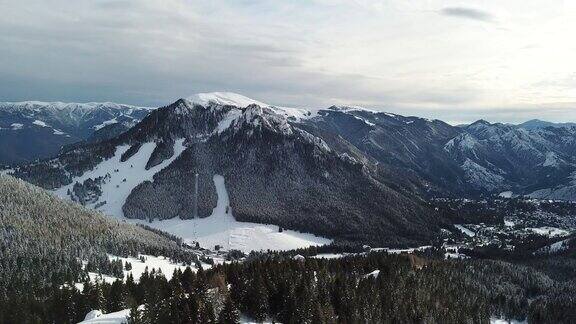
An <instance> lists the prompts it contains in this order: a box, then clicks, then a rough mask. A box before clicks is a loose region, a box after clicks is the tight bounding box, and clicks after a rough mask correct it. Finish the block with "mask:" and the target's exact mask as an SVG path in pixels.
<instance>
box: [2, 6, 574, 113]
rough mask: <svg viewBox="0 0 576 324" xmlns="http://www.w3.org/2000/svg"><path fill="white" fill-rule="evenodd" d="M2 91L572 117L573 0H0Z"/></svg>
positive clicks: (20, 96)
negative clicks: (237, 96)
mask: <svg viewBox="0 0 576 324" xmlns="http://www.w3.org/2000/svg"><path fill="white" fill-rule="evenodd" d="M0 12H1V13H2V14H1V15H0V101H21V100H45V101H55V100H59V101H79V102H86V101H116V102H122V103H131V104H139V105H151V106H156V105H162V104H166V103H168V102H170V101H173V100H174V99H177V98H180V97H186V96H189V95H191V94H193V93H196V92H209V91H232V92H238V93H242V94H244V95H246V96H249V97H252V98H255V99H258V100H260V101H265V102H268V103H271V104H276V105H284V106H298V107H311V108H319V107H326V106H329V105H332V104H354V105H362V106H367V107H370V108H376V109H380V110H385V111H391V112H396V113H400V114H405V115H419V116H424V117H431V118H441V119H444V120H447V121H450V122H454V123H457V122H468V121H472V120H475V119H479V118H485V119H488V120H491V121H507V122H518V121H521V120H525V119H530V118H536V117H537V118H541V119H547V120H553V121H566V120H572V121H576V42H575V41H574V33H575V32H576V1H572V0H555V1H542V0H506V1H502V0H494V1H488V0H484V1H480V0H477V1H472V0H468V1H440V0H410V1H407V0H308V1H305V0H290V1H285V0H195V1H193V0H116V1H113V0H92V1H87V0H74V1H70V0H19V1H14V0H0Z"/></svg>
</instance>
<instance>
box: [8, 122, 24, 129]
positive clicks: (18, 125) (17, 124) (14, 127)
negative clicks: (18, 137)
mask: <svg viewBox="0 0 576 324" xmlns="http://www.w3.org/2000/svg"><path fill="white" fill-rule="evenodd" d="M10 127H12V130H19V129H22V127H24V125H22V124H20V123H13V124H12V125H10Z"/></svg>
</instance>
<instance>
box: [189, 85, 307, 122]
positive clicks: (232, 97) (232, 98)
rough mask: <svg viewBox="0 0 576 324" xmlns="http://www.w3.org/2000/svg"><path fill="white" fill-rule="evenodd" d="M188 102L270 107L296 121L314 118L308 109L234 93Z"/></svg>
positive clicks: (193, 98) (192, 98)
mask: <svg viewBox="0 0 576 324" xmlns="http://www.w3.org/2000/svg"><path fill="white" fill-rule="evenodd" d="M186 100H188V101H190V102H192V103H196V104H199V105H202V106H208V105H210V104H211V103H215V104H219V105H230V106H236V107H240V108H245V107H247V106H249V105H258V106H260V107H269V108H272V109H273V110H274V111H275V112H276V113H278V114H281V115H284V116H286V117H288V118H293V119H295V120H300V119H303V118H309V117H312V113H311V112H310V111H308V110H306V109H300V108H288V107H278V106H274V105H270V104H267V103H264V102H261V101H258V100H254V99H251V98H248V97H246V96H243V95H241V94H237V93H233V92H209V93H197V94H194V95H192V96H190V97H188V98H186Z"/></svg>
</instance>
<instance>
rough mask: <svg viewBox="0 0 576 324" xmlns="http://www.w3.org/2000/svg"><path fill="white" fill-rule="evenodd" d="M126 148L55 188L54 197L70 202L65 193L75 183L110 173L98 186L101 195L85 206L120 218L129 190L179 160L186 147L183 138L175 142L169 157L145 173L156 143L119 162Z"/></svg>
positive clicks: (141, 148)
mask: <svg viewBox="0 0 576 324" xmlns="http://www.w3.org/2000/svg"><path fill="white" fill-rule="evenodd" d="M129 148H130V145H121V146H118V147H117V148H116V153H115V154H114V156H113V157H112V158H110V159H108V160H105V161H102V162H101V163H100V164H98V165H97V166H96V167H95V168H94V169H92V170H90V171H87V172H85V173H84V174H83V175H82V176H80V177H76V178H74V179H73V180H72V183H71V184H69V185H66V186H63V187H61V188H59V189H57V190H56V191H55V193H56V195H58V196H60V197H65V198H68V199H69V198H70V197H69V196H68V190H70V191H72V187H73V186H74V183H76V182H80V183H82V182H84V181H85V180H86V179H89V178H92V179H95V178H98V177H105V176H106V175H107V174H109V175H110V178H109V179H107V180H106V181H105V183H103V184H102V186H101V188H102V195H101V196H100V198H99V199H98V201H97V202H95V203H93V204H91V205H88V207H91V208H94V209H98V210H100V211H101V212H103V213H104V214H107V215H111V216H118V217H123V216H124V212H123V211H122V206H124V203H125V202H126V199H127V198H128V196H129V195H130V193H131V192H132V189H134V188H136V186H138V185H139V184H140V183H142V182H144V181H151V180H152V178H153V177H154V175H155V174H156V173H157V172H159V171H160V170H162V169H164V168H165V167H167V166H168V165H170V163H172V162H173V161H174V160H175V159H176V158H178V157H179V156H180V154H181V153H182V152H183V151H184V149H185V148H186V147H185V146H184V139H178V140H176V143H175V144H174V154H173V155H172V157H170V158H169V159H166V160H164V161H163V162H162V163H160V164H159V165H157V166H155V167H152V168H150V169H148V170H146V163H147V162H148V159H149V158H150V155H151V154H152V152H153V151H154V149H155V148H156V143H153V142H150V143H145V144H143V145H142V147H140V149H139V150H138V152H137V153H136V154H134V156H132V157H131V158H130V159H128V160H127V161H125V162H121V161H120V158H121V157H122V154H124V152H126V151H127V150H128V149H129ZM116 170H117V171H116ZM104 201H105V202H106V204H104V205H103V206H101V207H99V208H96V205H97V204H99V203H101V202H104Z"/></svg>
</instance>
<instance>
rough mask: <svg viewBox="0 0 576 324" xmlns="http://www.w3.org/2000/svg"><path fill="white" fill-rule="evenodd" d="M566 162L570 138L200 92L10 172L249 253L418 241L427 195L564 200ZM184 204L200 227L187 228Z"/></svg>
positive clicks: (575, 137) (575, 148)
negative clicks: (331, 243) (337, 243)
mask: <svg viewBox="0 0 576 324" xmlns="http://www.w3.org/2000/svg"><path fill="white" fill-rule="evenodd" d="M111 126H112V125H107V126H105V127H103V128H102V130H104V129H106V127H111ZM574 156H576V128H570V127H556V128H551V127H548V128H541V129H540V128H539V129H534V130H527V129H524V128H521V127H517V126H513V125H505V124H491V123H489V122H486V121H482V120H481V121H478V122H475V123H473V124H471V125H468V126H466V127H454V126H451V125H448V124H446V123H444V122H442V121H439V120H428V119H424V118H418V117H405V116H401V115H397V114H391V113H385V112H378V111H373V110H368V109H364V108H361V107H346V106H339V107H336V106H333V107H330V108H328V109H321V110H319V111H315V112H314V113H312V112H309V111H307V110H304V109H295V108H286V107H276V106H273V105H269V104H265V103H262V102H259V101H256V100H252V99H249V98H247V97H244V96H241V95H237V94H232V93H209V94H207V93H205V94H197V95H194V96H191V97H189V98H186V99H179V100H177V101H176V102H174V103H172V104H170V105H167V106H165V107H162V108H159V109H156V110H153V111H151V112H150V113H149V114H148V115H147V116H146V117H145V118H144V119H143V120H142V121H140V122H138V123H137V124H135V125H134V126H133V127H130V128H129V129H128V130H126V131H123V132H122V133H121V134H119V135H116V134H114V135H113V136H107V137H105V138H104V139H103V140H99V141H98V140H95V141H92V142H90V141H86V142H82V143H80V144H76V145H73V146H69V147H68V149H67V150H66V151H64V152H62V153H61V154H60V155H59V156H58V157H57V158H54V159H51V160H46V161H40V162H35V163H31V164H27V165H23V166H20V167H17V168H15V169H14V171H13V173H14V174H15V175H16V176H18V177H20V178H23V179H26V180H27V181H30V182H33V183H35V184H38V185H41V186H43V187H45V188H48V189H53V190H55V191H56V192H57V193H58V194H59V195H61V196H63V197H67V198H69V199H72V200H75V201H77V202H79V203H82V204H84V205H87V206H90V207H92V208H95V209H99V210H101V211H103V212H105V213H107V214H109V215H112V216H114V217H119V218H122V219H128V220H130V221H132V222H146V221H152V223H151V224H153V226H155V227H157V228H161V229H163V230H166V231H168V232H172V233H174V234H177V235H182V236H184V237H185V238H188V239H190V240H195V241H201V242H203V244H208V245H211V244H216V243H218V244H219V245H222V246H226V247H228V248H237V249H241V250H245V251H248V250H251V249H254V248H255V247H254V246H251V245H250V244H249V243H247V242H249V241H253V242H262V243H258V244H261V245H262V246H261V247H264V248H271V249H272V248H282V247H286V248H288V245H286V244H284V245H283V243H282V242H293V243H294V244H295V245H294V244H292V243H290V244H292V245H290V247H295V246H298V247H299V246H307V245H313V244H320V242H326V241H325V240H323V239H322V238H319V237H314V236H306V235H304V234H302V235H301V234H298V233H297V232H292V231H283V232H282V233H284V234H282V235H280V234H279V233H280V228H279V227H282V228H283V229H290V230H298V231H301V232H309V233H314V234H317V235H320V236H323V237H327V238H335V239H339V240H352V241H363V242H370V243H375V244H379V245H395V244H411V245H414V244H419V243H421V242H423V241H425V240H426V239H427V238H430V237H432V236H433V233H434V232H435V231H437V230H438V229H439V227H440V225H441V224H440V223H442V220H441V219H437V218H436V216H435V214H434V212H433V211H431V210H429V209H428V208H427V207H426V204H425V203H424V198H427V197H434V196H446V195H452V196H463V195H471V196H477V195H482V194H489V195H492V194H498V193H500V192H503V191H512V192H513V193H514V194H523V195H531V196H534V197H541V198H561V199H576V195H574V194H573V193H574V192H576V185H575V184H574V179H575V176H574V175H575V174H576V170H575V168H574V166H575V165H576V163H575V161H574ZM195 174H198V176H199V193H200V194H199V195H198V197H195V195H194V192H195V189H194V179H195ZM220 177H221V178H220ZM216 178H218V179H222V183H225V185H224V188H225V190H224V191H225V192H226V196H227V197H228V200H227V201H228V203H224V205H225V207H224V210H225V211H224V212H215V211H216V209H215V208H216V207H217V206H219V201H220V198H221V196H222V195H221V194H220V193H221V192H223V191H220V193H219V191H218V185H217V183H216V182H215V179H216ZM196 199H198V205H197V206H198V211H199V213H198V215H199V216H200V218H199V219H192V215H193V214H194V203H195V200H196ZM220 209H222V206H220V207H219V209H218V210H220ZM159 220H162V221H159ZM248 224H251V225H248ZM259 224H273V225H259ZM278 226H279V227H278ZM200 228H202V229H212V230H207V231H205V230H199V229H200ZM287 236H288V237H287ZM276 239H278V240H279V241H278V240H276ZM264 242H268V243H264ZM278 242H280V243H278Z"/></svg>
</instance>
